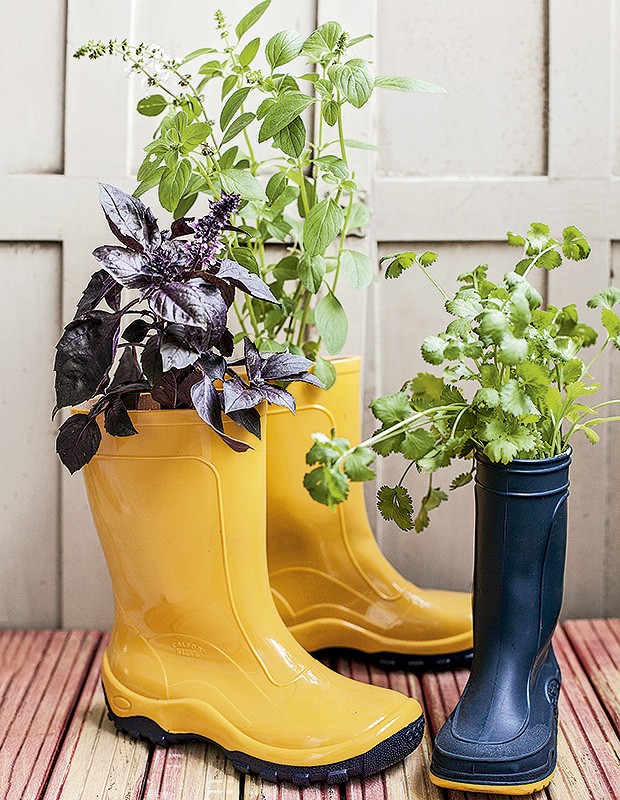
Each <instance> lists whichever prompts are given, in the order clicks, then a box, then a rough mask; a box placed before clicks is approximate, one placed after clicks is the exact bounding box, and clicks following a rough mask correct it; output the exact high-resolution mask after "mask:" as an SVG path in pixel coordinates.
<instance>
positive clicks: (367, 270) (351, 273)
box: [340, 250, 374, 290]
mask: <svg viewBox="0 0 620 800" xmlns="http://www.w3.org/2000/svg"><path fill="white" fill-rule="evenodd" d="M340 266H341V267H342V270H343V272H344V274H345V276H346V278H347V280H348V281H349V283H350V284H351V286H352V287H353V288H354V289H358V290H360V289H365V288H366V287H367V286H370V284H371V283H372V280H373V278H374V270H373V268H372V261H371V260H370V259H369V258H368V256H367V255H365V254H364V253H360V252H358V251H357V250H343V251H342V255H341V256H340Z"/></svg>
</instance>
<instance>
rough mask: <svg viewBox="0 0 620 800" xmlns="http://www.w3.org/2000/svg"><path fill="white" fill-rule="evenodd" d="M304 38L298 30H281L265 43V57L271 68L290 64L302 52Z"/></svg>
mask: <svg viewBox="0 0 620 800" xmlns="http://www.w3.org/2000/svg"><path fill="white" fill-rule="evenodd" d="M303 46H304V39H303V37H302V36H300V35H299V34H298V33H297V31H280V32H279V33H276V34H275V36H272V37H271V39H270V40H269V41H268V42H267V44H266V45H265V57H266V59H267V63H268V64H269V66H270V67H271V69H272V70H273V69H276V68H277V67H282V66H283V65H284V64H288V63H289V61H292V60H293V59H294V58H297V56H298V55H299V54H300V53H301V48H302V47H303Z"/></svg>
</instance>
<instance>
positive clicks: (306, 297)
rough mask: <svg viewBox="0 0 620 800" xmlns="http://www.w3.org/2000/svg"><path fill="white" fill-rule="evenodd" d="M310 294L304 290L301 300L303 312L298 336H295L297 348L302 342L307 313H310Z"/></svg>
mask: <svg viewBox="0 0 620 800" xmlns="http://www.w3.org/2000/svg"><path fill="white" fill-rule="evenodd" d="M310 296H311V295H310V292H309V291H308V290H307V289H306V291H305V293H304V299H303V312H302V315H301V321H300V324H299V335H298V336H297V347H301V346H302V344H303V341H304V333H305V330H306V320H307V319H308V312H309V311H310Z"/></svg>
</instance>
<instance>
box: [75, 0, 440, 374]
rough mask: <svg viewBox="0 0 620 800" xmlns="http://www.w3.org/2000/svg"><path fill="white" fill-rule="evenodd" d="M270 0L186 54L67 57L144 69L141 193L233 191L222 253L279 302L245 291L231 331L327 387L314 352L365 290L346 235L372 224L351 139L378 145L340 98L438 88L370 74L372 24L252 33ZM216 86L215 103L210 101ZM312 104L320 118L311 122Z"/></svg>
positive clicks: (128, 51) (118, 44)
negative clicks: (306, 361)
mask: <svg viewBox="0 0 620 800" xmlns="http://www.w3.org/2000/svg"><path fill="white" fill-rule="evenodd" d="M270 2H271V0H264V2H261V3H259V4H258V5H257V6H255V7H254V8H252V9H251V10H250V11H249V12H248V13H247V14H246V15H245V16H244V17H243V19H241V20H240V21H239V22H238V24H237V25H236V26H235V28H234V29H231V28H230V26H229V24H228V22H227V21H226V19H225V17H224V15H223V14H222V12H221V11H217V12H216V14H215V22H216V30H217V35H218V36H219V43H218V42H216V45H217V46H210V47H203V48H200V49H199V50H195V51H193V52H192V53H189V54H188V55H186V56H185V57H183V58H179V59H177V58H173V57H171V56H169V55H166V54H165V53H163V51H162V50H161V48H159V47H157V46H154V45H146V44H138V45H133V44H129V43H128V42H127V41H117V40H111V41H109V42H102V41H99V42H95V41H90V42H88V43H87V44H85V45H83V46H82V47H80V48H79V49H78V50H77V52H76V53H75V56H76V57H77V58H82V57H85V56H87V57H89V58H91V59H96V58H99V57H102V56H105V55H111V56H118V57H120V58H121V59H122V60H123V61H124V62H125V63H126V64H127V66H128V69H129V71H130V72H136V73H139V74H140V75H142V77H143V79H144V82H145V84H146V87H147V91H148V93H147V94H146V95H145V96H144V97H142V98H141V99H140V101H139V103H138V111H139V112H140V113H141V114H144V115H146V116H152V117H159V118H160V121H159V123H158V124H157V126H156V127H155V130H154V134H153V141H152V142H150V143H149V144H147V145H146V147H145V148H144V149H145V152H146V156H145V158H144V161H143V162H142V164H141V166H140V168H139V170H138V175H137V177H138V180H139V185H138V187H137V188H136V190H135V192H134V195H135V196H136V197H139V196H140V195H142V194H143V193H145V192H147V191H149V190H152V189H157V191H158V195H159V201H160V203H161V205H162V206H163V207H164V208H165V209H167V210H168V211H170V212H173V213H174V216H175V217H182V216H184V215H186V214H187V213H188V211H189V210H190V209H191V208H192V207H193V205H194V203H195V202H196V201H197V200H198V198H200V197H201V196H203V195H206V196H207V197H212V198H219V197H220V196H221V194H222V192H227V193H234V194H238V195H239V196H240V197H241V199H242V204H241V207H240V208H239V209H238V212H237V214H238V218H237V219H236V220H235V225H236V227H235V229H234V230H230V231H228V232H227V234H226V237H225V241H226V246H227V250H228V256H229V258H231V259H232V260H234V261H236V262H238V263H239V264H243V265H244V266H245V267H247V269H249V270H250V271H252V272H253V273H255V274H256V275H259V276H260V277H261V278H262V279H263V280H265V281H267V282H268V283H269V286H270V289H271V291H272V292H273V294H274V295H275V297H276V299H277V300H278V302H279V305H274V304H272V303H269V302H266V301H265V300H264V299H262V298H258V297H249V296H246V297H244V298H243V299H242V300H241V301H240V302H239V303H238V304H235V305H234V306H233V313H234V314H235V315H236V317H237V321H238V326H239V328H240V333H239V334H238V338H241V337H243V336H248V337H250V338H251V339H252V340H253V341H254V343H255V344H256V345H257V347H258V348H259V350H261V351H269V350H271V351H274V350H275V351H283V350H287V351H288V352H291V353H296V354H298V355H305V356H307V357H308V358H310V359H312V360H316V374H317V375H319V376H320V377H321V378H322V380H323V382H324V383H325V384H326V385H327V386H329V385H331V383H332V382H333V380H334V379H335V372H334V370H333V367H332V366H331V365H330V364H329V362H327V361H325V360H323V359H322V358H320V357H318V353H319V349H320V346H321V344H323V345H324V346H325V348H326V349H327V351H328V352H329V353H331V354H337V353H339V352H340V351H341V350H342V348H343V346H344V343H345V341H346V338H347V331H348V323H347V317H346V314H345V311H344V309H343V307H342V304H341V302H340V300H339V295H338V288H339V282H340V281H341V279H342V278H344V279H346V280H348V281H349V283H351V284H352V285H353V287H354V288H355V289H359V290H362V289H364V288H366V287H367V286H368V285H369V283H370V282H371V281H372V280H373V267H372V264H371V262H370V260H369V259H368V257H367V256H366V255H365V254H364V253H362V252H360V251H359V250H356V249H354V248H351V247H350V246H349V245H348V242H347V237H348V236H349V235H350V234H351V233H353V232H356V231H357V232H359V231H361V230H363V229H364V228H366V226H367V225H368V223H369V217H370V214H369V211H368V209H367V207H366V206H365V205H364V204H363V203H362V202H361V200H360V197H361V194H360V192H361V187H360V186H358V183H357V181H356V178H355V174H354V173H353V172H352V171H351V168H350V164H349V154H350V149H351V148H365V149H375V148H374V147H372V146H371V145H368V144H365V143H363V142H359V141H356V140H354V139H351V138H348V137H347V134H346V132H345V124H344V122H343V110H344V108H345V107H347V106H348V107H353V108H355V109H359V108H361V107H362V106H364V105H365V104H366V103H367V102H368V101H369V100H370V98H371V96H372V94H373V92H374V90H375V89H376V88H382V89H391V90H395V91H401V92H440V91H443V89H441V88H440V87H438V86H434V85H433V84H430V83H426V82H424V81H420V80H416V79H414V78H403V77H389V76H387V77H386V76H383V77H375V75H374V73H373V69H372V65H371V64H370V63H369V62H368V61H367V60H365V59H363V58H358V57H356V56H355V47H356V45H357V44H358V43H359V42H361V41H363V40H364V39H367V38H369V37H368V35H362V36H358V37H351V36H350V35H349V34H348V33H347V32H346V31H344V30H343V29H342V27H341V26H340V25H339V23H338V22H326V23H325V24H323V25H320V26H319V27H318V28H317V29H316V30H315V31H314V32H313V33H311V34H310V36H308V37H307V38H304V37H303V36H300V35H299V34H298V33H297V32H296V31H291V30H284V31H279V32H278V33H276V34H274V35H273V36H271V38H269V39H268V41H266V42H265V43H264V45H263V43H262V42H261V40H260V38H259V37H254V38H251V33H249V32H250V30H251V29H252V27H253V26H254V25H255V23H256V22H258V20H259V19H260V17H261V16H262V15H263V14H264V13H265V11H267V9H268V8H269V5H270ZM295 65H299V66H295ZM308 65H309V66H308ZM212 85H217V90H218V91H219V95H220V98H221V102H220V104H219V106H218V107H213V106H211V105H210V104H209V103H207V101H206V100H205V90H206V89H207V87H210V86H212ZM304 112H306V114H305V115H304ZM309 114H312V115H313V116H314V118H315V119H316V125H312V126H311V129H310V130H308V129H307V127H306V122H305V121H304V117H305V118H306V119H307V118H308V116H309ZM259 142H270V143H271V145H272V148H273V155H272V156H271V157H268V158H264V157H262V156H260V155H258V154H257V152H256V144H257V143H259ZM268 242H274V243H282V244H284V245H285V246H286V253H285V254H282V253H280V256H278V258H277V259H276V260H272V258H273V257H272V256H270V255H269V254H268V253H267V252H266V249H265V245H266V244H267V243H268ZM334 243H335V244H334Z"/></svg>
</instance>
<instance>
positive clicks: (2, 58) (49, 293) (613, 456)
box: [0, 0, 620, 627]
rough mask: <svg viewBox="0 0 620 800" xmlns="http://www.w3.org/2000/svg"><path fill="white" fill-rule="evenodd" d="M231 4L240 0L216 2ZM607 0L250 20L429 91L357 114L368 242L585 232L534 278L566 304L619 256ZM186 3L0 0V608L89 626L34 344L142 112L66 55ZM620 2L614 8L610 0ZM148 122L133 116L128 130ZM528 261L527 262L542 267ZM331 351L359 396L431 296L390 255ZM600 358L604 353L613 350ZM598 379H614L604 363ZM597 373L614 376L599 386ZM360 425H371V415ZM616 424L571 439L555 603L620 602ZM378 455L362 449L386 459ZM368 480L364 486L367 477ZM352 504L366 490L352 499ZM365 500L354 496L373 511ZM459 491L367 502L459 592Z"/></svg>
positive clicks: (619, 121) (177, 47)
mask: <svg viewBox="0 0 620 800" xmlns="http://www.w3.org/2000/svg"><path fill="white" fill-rule="evenodd" d="M222 5H223V6H224V10H225V11H226V13H227V14H228V15H229V17H230V18H231V19H235V18H238V17H239V16H241V15H242V13H244V12H245V11H246V10H247V9H248V8H249V7H250V2H248V1H247V0H234V1H232V0H227V2H226V3H225V4H222ZM614 6H615V3H614V2H613V0H591V2H589V3H587V4H585V3H579V2H576V0H514V2H512V3H510V4H506V3H497V2H495V0H471V1H470V2H468V3H455V2H453V0H434V2H429V0H426V2H423V1H422V0H332V2H329V3H328V2H326V1H325V0H300V1H299V2H295V3H292V2H290V0H273V3H272V7H271V9H270V11H269V12H268V13H267V14H266V15H265V17H264V18H263V20H262V21H261V23H260V25H259V27H258V30H259V32H260V33H261V34H271V33H273V32H275V31H277V30H281V29H283V28H296V29H298V30H299V31H300V32H301V33H308V32H309V31H310V30H312V29H313V27H314V26H315V25H316V23H317V21H318V22H322V21H326V20H328V19H332V18H336V19H338V20H339V21H340V22H341V23H342V24H343V25H344V27H345V28H346V29H348V30H349V31H350V32H351V34H352V35H359V34H361V33H365V32H373V33H374V36H375V38H374V40H372V41H370V42H368V43H365V45H364V46H365V47H366V48H367V50H366V55H368V56H369V57H371V58H373V59H374V60H375V62H376V70H377V72H379V73H382V74H405V75H407V74H410V75H415V76H417V77H421V78H425V79H427V80H431V81H434V82H437V83H440V84H442V85H444V86H446V87H447V88H448V89H449V92H450V93H449V95H446V96H438V95H428V96H425V95H410V96H408V95H401V94H396V93H383V94H381V95H379V97H378V100H377V101H376V102H374V101H373V103H372V104H369V105H368V106H367V107H365V108H364V109H363V110H362V111H361V112H359V113H358V114H357V115H356V117H355V120H356V122H355V131H354V134H353V135H355V137H356V138H360V139H367V140H373V141H375V142H376V143H377V144H378V145H379V146H380V153H379V155H378V156H376V157H375V156H374V155H373V156H369V155H367V154H365V155H361V156H360V160H359V163H358V164H357V174H358V177H359V178H360V179H362V180H363V181H364V182H365V183H366V185H367V186H368V189H369V191H368V197H367V199H368V202H369V203H370V205H371V207H372V209H373V213H374V217H373V224H372V231H371V235H370V236H369V237H368V239H367V242H366V246H367V247H368V251H369V252H370V253H372V254H373V255H374V254H377V253H380V252H390V251H392V250H395V249H396V250H398V249H405V248H412V249H414V250H416V249H418V248H427V247H431V248H432V249H433V250H436V251H437V252H439V253H440V260H439V262H438V264H437V270H438V273H439V275H440V277H441V279H442V281H443V282H444V283H445V284H447V285H451V284H453V283H454V281H455V276H456V275H457V274H458V273H459V272H461V271H463V270H464V269H466V268H470V267H473V266H475V265H477V264H478V263H482V262H488V263H489V264H491V265H492V270H493V273H494V274H495V275H500V274H501V273H502V270H505V269H507V268H509V267H511V266H512V264H513V263H514V262H513V258H514V252H515V251H513V250H512V249H511V248H508V247H507V246H506V245H504V244H502V242H503V240H504V236H505V232H506V230H507V229H508V228H513V229H516V230H522V229H525V228H526V227H527V225H528V224H529V222H531V221H533V220H536V221H537V220H541V221H545V222H548V223H549V224H551V225H552V226H553V228H554V229H555V230H558V229H561V228H562V227H563V226H565V225H567V224H576V225H579V226H580V227H582V228H583V229H584V231H585V232H586V233H587V234H588V236H589V237H590V239H591V242H592V244H593V253H592V256H591V258H590V260H589V261H588V262H586V263H585V264H578V265H569V266H567V267H566V268H565V269H563V270H562V271H561V272H560V273H559V274H555V273H551V274H549V275H548V276H543V279H542V281H541V289H542V290H543V292H544V294H545V296H546V298H547V299H548V300H549V301H551V302H553V303H556V304H558V303H559V304H561V303H565V302H572V301H574V300H575V299H577V300H579V301H581V302H584V301H585V299H587V297H589V296H590V295H591V294H593V293H594V292H595V291H597V290H598V289H599V288H602V287H603V286H604V285H606V284H607V283H608V282H610V281H611V279H612V278H613V274H614V267H615V269H616V272H618V270H620V244H619V242H620V192H619V189H620V182H619V180H618V177H617V176H618V175H620V148H619V147H618V143H619V142H620V115H619V112H618V104H616V103H615V102H614V97H615V94H616V91H617V86H618V78H619V77H620V76H619V75H618V64H619V63H620V61H619V59H618V58H617V42H618V34H619V32H620V31H619V30H618V22H617V21H616V16H615V15H614V11H615V8H614ZM216 7H217V5H216V3H213V2H206V1H205V0H200V2H199V0H176V2H174V3H171V2H169V0H106V2H105V3H101V2H98V1H96V0H47V1H46V2H45V3H40V2H36V0H21V2H20V3H19V4H15V3H11V2H9V0H0V13H1V23H2V24H1V26H0V31H1V34H0V35H1V47H0V67H1V74H2V75H3V80H2V84H1V89H0V92H1V93H2V101H3V102H2V107H3V110H4V114H3V123H2V133H1V134H0V136H1V142H2V146H1V147H0V281H1V283H0V287H1V290H0V326H1V327H0V332H1V335H2V345H1V347H0V447H1V450H0V452H1V461H0V627H3V626H9V627H18V626H56V625H64V626H89V625H92V626H106V625H107V624H108V623H109V621H110V618H111V599H110V594H109V583H108V579H107V575H106V572H105V567H104V563H103V558H102V556H101V554H100V551H99V546H98V541H97V538H96V534H95V531H94V528H93V525H92V522H91V519H90V514H89V511H88V507H87V503H86V499H85V494H84V491H83V487H82V482H81V477H80V476H79V475H78V476H75V477H73V478H71V477H69V476H68V475H67V474H65V473H63V472H61V470H60V466H59V464H58V463H57V461H56V457H55V455H54V434H55V426H54V424H52V423H51V421H50V418H49V410H50V409H51V407H52V405H53V392H52V383H53V380H52V377H53V376H52V361H53V346H54V344H55V342H56V340H57V338H58V335H59V333H60V330H61V326H62V322H63V321H66V320H68V319H69V318H70V317H71V315H72V313H73V308H74V306H75V302H76V300H77V298H78V296H79V293H80V291H81V288H82V287H83V285H84V284H85V281H86V279H87V276H88V275H89V274H90V272H91V271H92V270H93V268H94V262H93V261H92V259H91V257H90V255H89V254H90V251H91V250H92V249H93V247H95V246H96V245H98V244H100V243H101V242H103V241H104V240H105V239H106V235H107V233H106V227H105V224H104V222H103V220H102V217H101V214H100V212H99V208H98V204H97V191H96V181H98V180H103V181H106V182H110V183H116V184H118V185H121V186H126V187H127V188H132V187H133V185H134V182H133V177H132V176H133V171H134V170H135V167H136V164H137V163H138V162H139V153H140V148H141V145H142V144H143V143H145V141H146V136H148V125H149V122H148V121H146V120H138V119H137V115H136V114H135V112H134V107H135V100H136V96H135V93H134V87H133V86H132V85H131V84H130V83H129V82H128V81H127V80H126V79H125V78H124V76H123V68H122V65H121V64H120V63H118V62H112V61H106V60H102V61H99V62H96V63H94V64H92V63H90V62H76V61H74V60H73V59H72V58H71V53H72V52H73V51H74V50H75V48H76V46H77V45H79V44H81V43H82V42H84V41H85V40H87V39H89V38H107V37H110V36H118V37H119V38H122V37H125V36H127V37H128V38H129V39H131V40H134V41H139V40H144V41H147V42H148V41H156V42H158V43H159V44H161V45H162V46H164V47H165V48H166V49H167V50H169V51H170V52H172V53H175V54H181V53H184V52H187V51H189V50H190V49H192V48H194V47H198V46H204V45H207V44H210V43H211V42H212V41H214V35H213V33H212V23H211V19H212V14H213V11H214V10H215V8H216ZM617 16H618V18H620V15H617ZM145 126H146V127H145ZM545 278H546V279H545ZM349 309H350V314H351V316H352V325H351V335H350V339H349V342H348V345H347V352H349V353H353V352H363V353H364V354H365V357H366V398H365V399H366V401H368V400H370V399H371V398H372V397H373V396H376V393H377V392H390V391H395V390H396V389H397V388H398V387H399V386H400V385H401V383H402V382H403V380H404V379H405V378H407V377H408V376H410V375H411V374H413V372H414V371H415V370H417V369H418V368H420V367H421V365H422V362H421V358H420V356H419V344H420V341H421V339H422V337H423V335H425V334H426V332H434V331H435V330H439V329H440V328H442V327H444V324H445V323H443V321H442V309H441V303H440V302H439V301H438V300H437V298H435V297H434V296H433V294H432V293H431V292H430V291H429V287H427V286H425V285H424V284H423V283H421V278H418V277H417V276H416V275H413V274H412V275H408V276H407V277H406V278H404V279H401V280H400V281H398V282H394V283H389V284H388V283H386V282H382V281H381V280H378V281H377V283H376V284H374V285H373V287H372V288H371V291H370V292H369V293H368V294H367V296H366V297H365V298H363V299H362V298H361V297H360V296H359V295H357V296H353V295H352V296H351V297H350V298H349ZM613 355H616V356H617V357H619V356H618V354H612V357H613ZM603 369H604V370H606V383H607V387H606V390H608V391H615V393H616V395H617V394H618V392H619V391H620V379H619V378H618V375H619V374H620V373H619V372H618V364H617V361H616V364H615V367H614V372H613V373H612V362H611V360H608V363H607V364H606V365H605V366H604V367H603ZM614 384H615V385H614ZM369 425H371V423H370V421H369ZM619 457H620V431H617V432H615V433H612V432H611V430H610V429H608V431H607V432H606V435H605V436H604V441H603V443H601V444H600V445H598V446H597V447H596V448H592V447H590V446H589V445H587V444H586V445H583V446H582V445H581V444H580V446H578V447H576V454H575V461H574V467H573V473H572V479H573V492H572V497H571V523H570V525H571V530H570V546H569V558H568V570H567V582H566V600H565V615H568V616H601V615H608V614H617V613H619V612H620V544H619V542H620V538H619V536H618V530H617V529H618V523H619V522H620V493H619V492H617V491H616V489H617V487H618V479H617V477H616V476H617V463H618V460H619ZM398 466H399V465H396V464H389V463H388V465H387V466H385V467H383V474H382V475H381V476H380V477H381V479H382V480H386V481H390V480H394V479H395V477H396V476H397V467H398ZM369 497H371V495H369ZM371 509H372V506H371ZM373 516H374V515H373ZM472 520H473V515H472V503H471V497H470V493H469V492H468V491H467V490H463V491H462V493H461V494H460V496H459V495H458V493H457V494H456V495H454V496H452V497H451V499H450V502H449V503H448V504H447V505H445V506H444V507H443V508H441V509H440V510H439V512H437V513H436V515H435V518H434V521H433V524H432V528H431V529H430V530H429V531H427V532H425V533H424V534H422V535H416V534H404V533H401V532H399V531H398V530H396V529H395V528H394V527H392V526H390V527H388V526H386V525H384V524H382V523H381V522H380V520H376V522H377V525H376V528H377V534H378V536H379V539H380V541H381V543H382V546H383V548H384V549H385V551H386V553H387V554H388V555H389V557H390V558H391V559H392V560H393V561H394V562H395V563H396V564H397V565H398V566H399V568H400V569H401V570H402V571H403V572H404V573H405V574H406V575H407V576H409V577H410V578H412V579H413V580H415V581H417V582H419V583H421V584H422V585H428V586H445V587H449V588H461V589H467V588H468V587H469V585H470V575H471V551H472Z"/></svg>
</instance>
